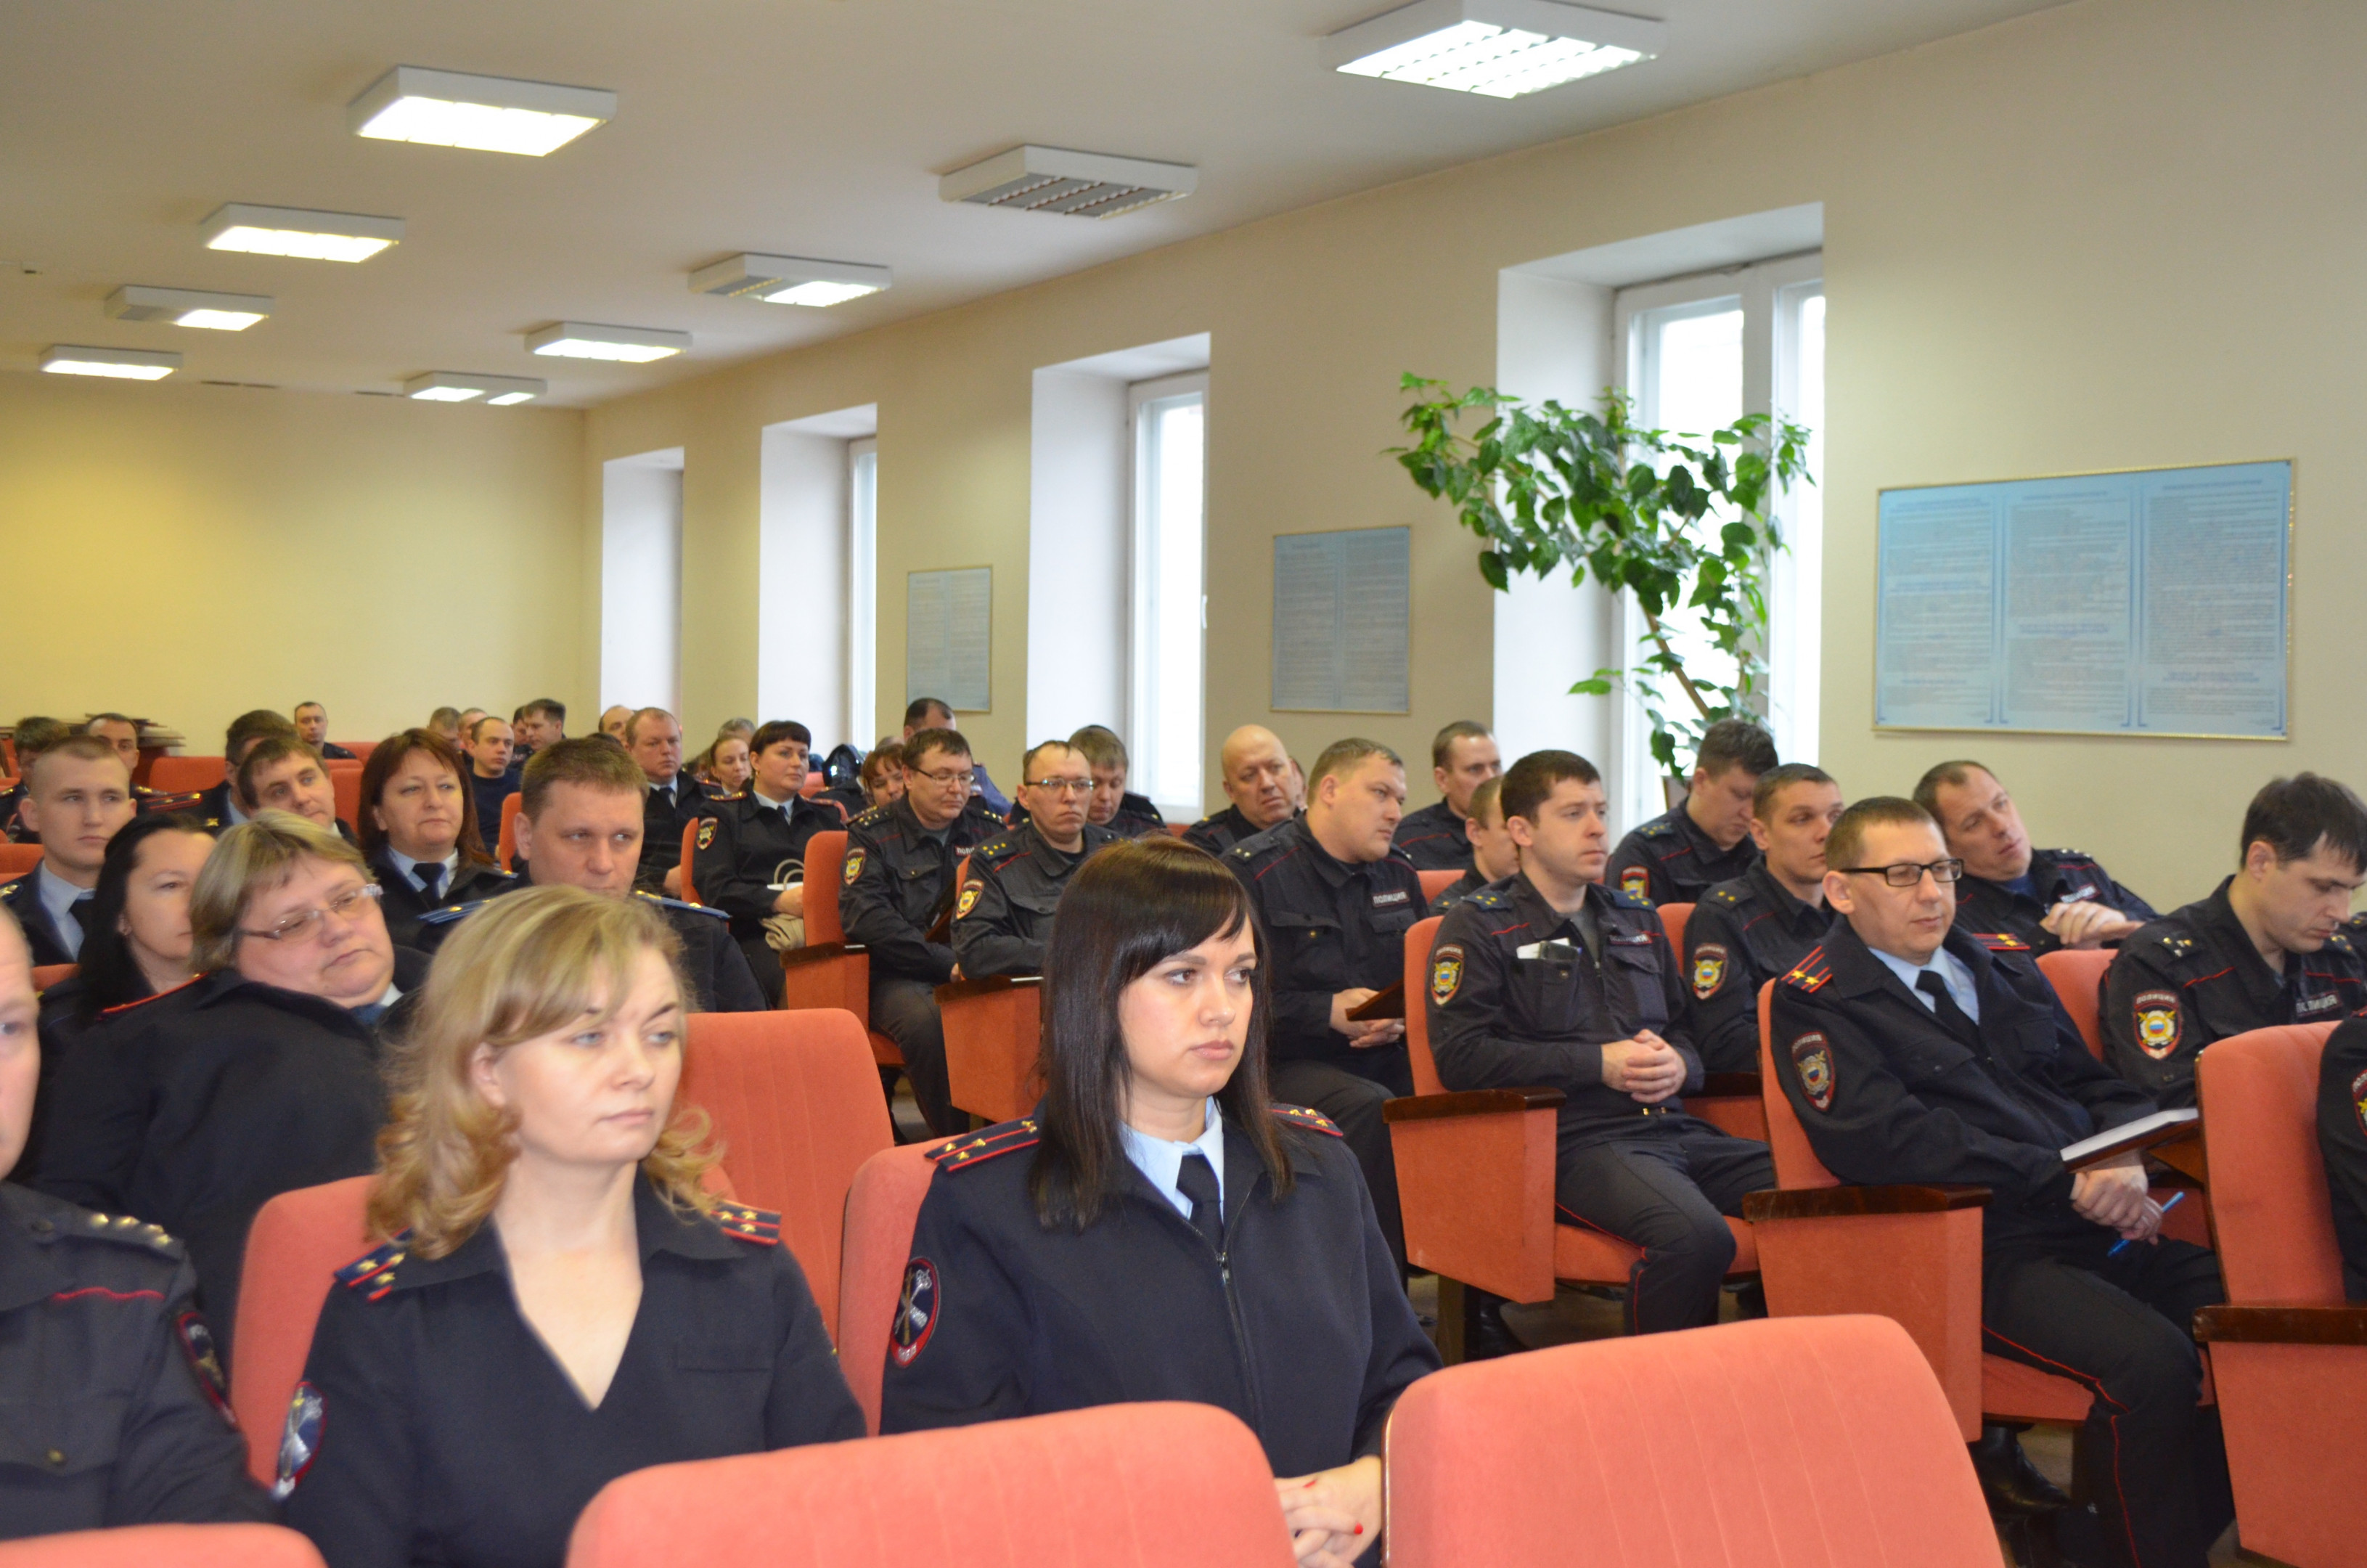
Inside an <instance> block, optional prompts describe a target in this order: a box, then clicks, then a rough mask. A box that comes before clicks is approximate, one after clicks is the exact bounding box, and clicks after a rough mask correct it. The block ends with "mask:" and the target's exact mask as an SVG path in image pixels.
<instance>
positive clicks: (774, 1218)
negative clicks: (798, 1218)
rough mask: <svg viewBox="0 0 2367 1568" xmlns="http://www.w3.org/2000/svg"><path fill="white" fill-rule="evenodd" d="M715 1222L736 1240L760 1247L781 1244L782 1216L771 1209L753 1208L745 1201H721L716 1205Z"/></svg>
mask: <svg viewBox="0 0 2367 1568" xmlns="http://www.w3.org/2000/svg"><path fill="white" fill-rule="evenodd" d="M715 1222H716V1223H717V1224H718V1225H720V1226H721V1227H722V1228H723V1233H724V1234H725V1235H727V1236H730V1238H731V1239H732V1240H734V1241H742V1242H746V1243H747V1244H749V1245H751V1246H760V1247H776V1246H779V1245H780V1244H781V1217H780V1215H779V1214H777V1213H776V1212H775V1211H774V1210H770V1209H751V1208H749V1207H748V1206H747V1205H746V1204H744V1203H719V1204H717V1205H716V1206H715Z"/></svg>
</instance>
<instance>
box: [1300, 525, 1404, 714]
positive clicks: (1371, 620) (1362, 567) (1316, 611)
mask: <svg viewBox="0 0 2367 1568" xmlns="http://www.w3.org/2000/svg"><path fill="white" fill-rule="evenodd" d="M1412 540H1413V530H1412V529H1410V528H1351V529H1348V530H1346V531H1344V532H1340V533H1320V534H1279V535H1277V536H1275V539H1274V691H1273V706H1274V709H1275V710H1277V711H1283V710H1299V711H1303V712H1325V713H1404V712H1408V711H1410V700H1409V697H1408V693H1409V692H1410V689H1411V681H1410V675H1409V672H1408V669H1407V655H1408V649H1409V645H1410V644H1409V632H1410V626H1409V619H1410V614H1411V609H1412V604H1413V592H1412V580H1411V566H1412V551H1413V543H1412Z"/></svg>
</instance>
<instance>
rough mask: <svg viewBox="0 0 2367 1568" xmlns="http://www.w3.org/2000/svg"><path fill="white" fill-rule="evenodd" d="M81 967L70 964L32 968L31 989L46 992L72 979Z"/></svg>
mask: <svg viewBox="0 0 2367 1568" xmlns="http://www.w3.org/2000/svg"><path fill="white" fill-rule="evenodd" d="M81 967H82V966H81V965H80V964H71V963H44V964H35V965H34V966H33V989H34V990H36V991H47V990H48V989H49V988H50V987H51V986H52V985H63V984H64V983H66V982H67V981H69V980H72V979H73V978H74V973H75V971H77V970H79V969H80V968H81Z"/></svg>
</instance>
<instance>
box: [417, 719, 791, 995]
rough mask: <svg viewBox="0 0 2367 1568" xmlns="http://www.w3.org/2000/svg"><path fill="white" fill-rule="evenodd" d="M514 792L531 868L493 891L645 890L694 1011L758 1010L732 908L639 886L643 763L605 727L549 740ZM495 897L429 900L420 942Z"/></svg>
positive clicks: (521, 849) (615, 894)
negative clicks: (673, 947) (669, 937)
mask: <svg viewBox="0 0 2367 1568" xmlns="http://www.w3.org/2000/svg"><path fill="white" fill-rule="evenodd" d="M522 778H523V788H521V789H520V790H519V791H518V797H519V798H518V814H517V824H516V829H515V831H516V833H517V852H518V858H519V859H520V860H521V861H522V862H524V863H525V865H526V868H527V874H526V875H525V876H523V877H513V878H511V879H510V880H509V881H508V882H507V883H505V884H504V885H503V886H502V887H501V888H499V889H498V890H497V891H496V892H494V893H493V895H492V896H493V897H495V898H498V897H501V896H503V895H504V894H507V893H514V892H523V891H524V890H526V889H527V888H530V887H551V886H556V885H560V884H564V885H566V886H569V887H578V888H582V889H583V890H584V891H585V892H596V893H604V894H606V895H607V896H608V897H610V898H645V899H647V900H649V901H650V903H652V904H654V905H656V906H657V910H658V914H659V915H661V916H663V919H664V920H665V923H666V924H667V925H669V926H673V927H674V935H675V936H677V937H681V938H682V967H683V972H684V973H685V975H686V976H688V977H689V980H690V994H689V995H688V996H687V997H686V998H685V1006H686V1007H687V1008H688V1010H689V1011H691V1012H694V1013H761V1012H764V1011H765V1010H766V1006H765V1002H764V991H763V990H762V989H761V988H760V987H759V986H758V985H757V984H756V977H755V976H754V975H753V973H751V972H749V969H748V960H747V958H746V956H745V955H744V954H742V952H741V951H740V944H738V943H737V942H734V941H733V940H732V939H731V931H730V923H729V921H730V917H729V916H728V915H725V914H724V912H723V911H722V910H719V909H708V908H703V907H701V906H699V905H697V904H693V903H682V902H681V901H680V900H678V899H671V898H663V897H660V896H659V895H658V894H656V893H653V892H649V891H648V890H647V889H645V888H637V887H635V886H634V885H633V874H634V871H635V869H636V868H638V867H639V866H640V854H641V823H642V821H643V820H644V819H643V816H642V810H641V808H642V796H643V795H644V794H645V793H646V791H647V790H648V784H647V782H646V780H644V779H643V778H642V776H641V770H640V767H638V766H637V765H636V764H635V763H634V761H633V759H632V758H631V757H629V756H626V755H625V753H624V752H623V750H621V749H620V748H619V747H618V746H617V744H615V743H614V742H612V741H610V740H609V739H608V738H607V737H606V736H605V735H585V736H583V737H581V738H579V739H576V740H572V741H556V742H552V743H550V744H546V745H545V746H544V747H543V748H542V749H541V750H540V751H538V752H537V753H536V754H535V755H534V759H533V760H532V761H530V762H528V763H527V765H526V771H525V773H524V774H523V775H522ZM487 902H489V901H488V900H486V899H479V900H477V901H476V902H474V903H458V904H451V905H447V907H445V908H442V909H431V910H429V911H428V912H427V913H426V914H425V915H421V916H420V917H419V933H418V935H417V937H414V938H413V939H414V940H415V941H416V942H417V943H418V945H419V947H420V948H421V949H422V950H424V951H426V952H431V953H432V952H434V951H435V950H436V949H437V948H439V947H441V946H443V945H444V939H445V937H447V936H448V935H449V934H450V933H451V930H452V928H453V926H454V925H455V924H456V923H457V922H459V921H460V920H463V919H465V918H467V917H468V916H469V915H472V914H474V913H475V912H476V911H477V910H479V909H480V908H481V907H483V905H484V904H485V903H487Z"/></svg>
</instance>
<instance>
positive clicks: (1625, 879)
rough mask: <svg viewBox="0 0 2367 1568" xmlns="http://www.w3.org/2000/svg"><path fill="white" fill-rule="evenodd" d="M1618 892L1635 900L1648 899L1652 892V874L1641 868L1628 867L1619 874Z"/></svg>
mask: <svg viewBox="0 0 2367 1568" xmlns="http://www.w3.org/2000/svg"><path fill="white" fill-rule="evenodd" d="M1619 891H1620V892H1624V893H1627V894H1629V895H1631V896H1633V897H1636V898H1648V897H1649V896H1651V892H1652V873H1651V872H1649V871H1648V870H1646V869H1644V868H1643V867H1641V866H1630V867H1628V868H1627V869H1625V870H1624V871H1622V872H1620V873H1619Z"/></svg>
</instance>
